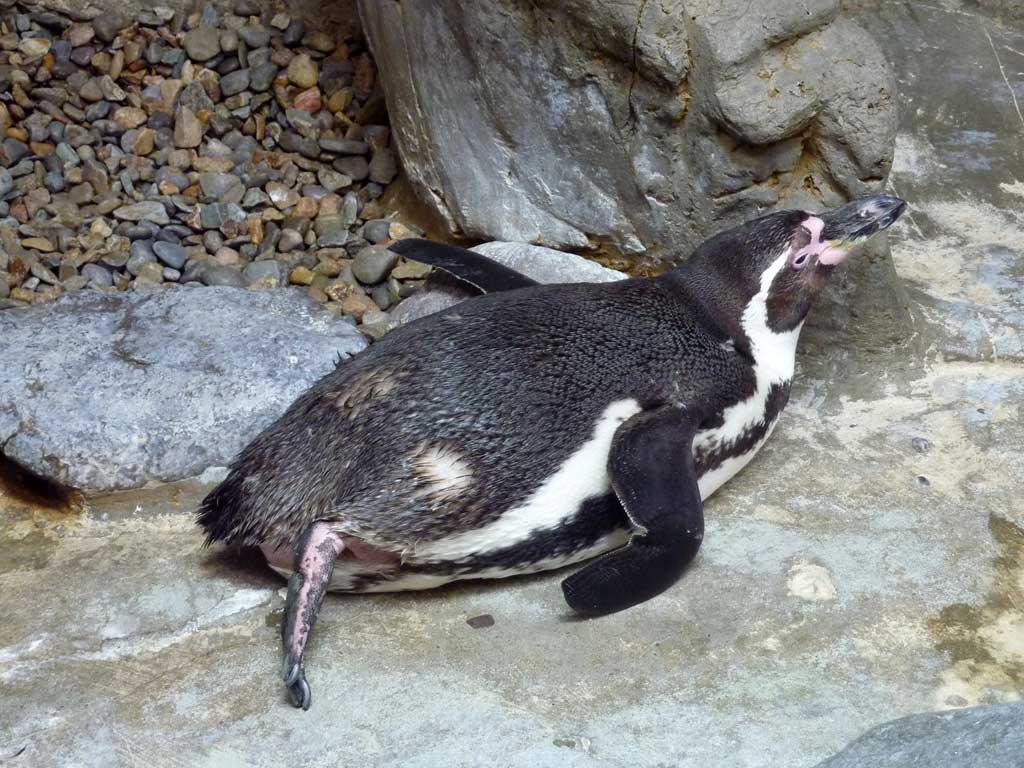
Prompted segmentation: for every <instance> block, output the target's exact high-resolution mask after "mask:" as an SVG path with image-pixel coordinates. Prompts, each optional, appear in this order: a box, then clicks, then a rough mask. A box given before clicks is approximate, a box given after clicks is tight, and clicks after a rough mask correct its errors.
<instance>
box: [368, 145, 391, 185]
mask: <svg viewBox="0 0 1024 768" xmlns="http://www.w3.org/2000/svg"><path fill="white" fill-rule="evenodd" d="M397 175H398V162H397V161H396V160H395V153H394V152H392V151H391V148H390V147H384V148H383V149H378V150H377V151H376V152H375V153H374V155H373V159H372V160H370V180H371V181H375V182H377V183H378V184H390V183H391V181H392V179H394V178H395V176H397Z"/></svg>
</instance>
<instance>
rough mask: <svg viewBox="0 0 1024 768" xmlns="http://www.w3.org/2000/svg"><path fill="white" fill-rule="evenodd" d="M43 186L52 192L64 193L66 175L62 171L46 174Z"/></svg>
mask: <svg viewBox="0 0 1024 768" xmlns="http://www.w3.org/2000/svg"><path fill="white" fill-rule="evenodd" d="M43 186H45V187H46V188H47V189H48V190H50V191H51V192H63V191H64V186H65V182H64V174H63V173H61V172H60V171H50V173H48V174H46V178H44V179H43Z"/></svg>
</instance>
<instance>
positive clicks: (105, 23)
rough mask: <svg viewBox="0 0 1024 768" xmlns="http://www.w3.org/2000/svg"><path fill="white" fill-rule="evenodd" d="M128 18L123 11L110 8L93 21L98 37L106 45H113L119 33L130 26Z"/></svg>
mask: <svg viewBox="0 0 1024 768" xmlns="http://www.w3.org/2000/svg"><path fill="white" fill-rule="evenodd" d="M130 23H131V22H130V20H129V19H128V17H127V16H126V15H125V14H124V13H122V12H121V11H118V10H114V9H110V8H108V9H107V10H106V11H105V12H104V13H101V14H100V15H99V16H97V17H96V18H95V19H93V20H92V28H93V29H94V30H96V37H98V38H99V39H100V40H101V41H103V42H104V43H111V42H113V41H114V38H115V37H116V36H117V33H118V32H120V31H121V30H122V29H124V28H125V27H127V26H128V25H129V24H130Z"/></svg>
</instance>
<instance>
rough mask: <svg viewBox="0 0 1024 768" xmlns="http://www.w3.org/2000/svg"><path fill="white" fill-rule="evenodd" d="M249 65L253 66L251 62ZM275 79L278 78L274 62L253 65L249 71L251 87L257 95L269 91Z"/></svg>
mask: <svg viewBox="0 0 1024 768" xmlns="http://www.w3.org/2000/svg"><path fill="white" fill-rule="evenodd" d="M249 63H250V65H252V62H251V61H250V62H249ZM275 77H277V65H276V64H274V63H273V62H270V61H268V62H266V63H264V64H256V65H252V66H250V69H249V87H250V88H252V90H254V91H256V92H257V93H263V92H264V91H269V90H270V86H271V85H273V83H274V78H275Z"/></svg>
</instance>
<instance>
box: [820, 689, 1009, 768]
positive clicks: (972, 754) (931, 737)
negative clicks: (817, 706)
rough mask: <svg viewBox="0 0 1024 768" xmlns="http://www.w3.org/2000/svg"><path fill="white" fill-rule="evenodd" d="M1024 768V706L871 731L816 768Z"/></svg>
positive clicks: (920, 718)
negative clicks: (1020, 767)
mask: <svg viewBox="0 0 1024 768" xmlns="http://www.w3.org/2000/svg"><path fill="white" fill-rule="evenodd" d="M940 765H955V766H958V768H1010V766H1017V765H1024V702H1015V703H1012V704H999V705H995V706H990V707H973V708H971V709H963V710H958V711H955V712H927V713H925V714H921V715H911V716H910V717H904V718H901V719H899V720H894V721H893V722H891V723H884V724H882V725H879V726H877V727H876V728H872V729H871V730H870V731H868V732H867V733H866V734H864V735H863V736H861V737H860V738H859V739H857V740H856V741H855V742H853V743H852V744H851V745H850V746H848V747H847V748H846V749H844V750H843V751H842V752H840V753H839V754H838V755H835V756H834V757H830V758H829V759H828V760H826V761H825V762H823V763H820V764H819V765H818V767H817V768H904V766H922V768H923V767H924V766H940Z"/></svg>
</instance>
